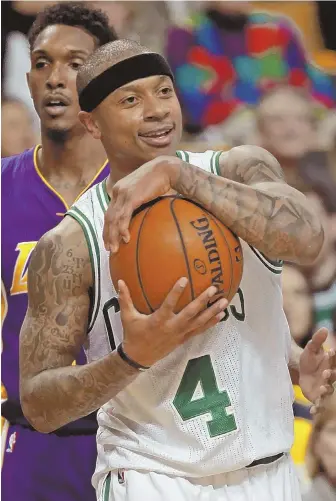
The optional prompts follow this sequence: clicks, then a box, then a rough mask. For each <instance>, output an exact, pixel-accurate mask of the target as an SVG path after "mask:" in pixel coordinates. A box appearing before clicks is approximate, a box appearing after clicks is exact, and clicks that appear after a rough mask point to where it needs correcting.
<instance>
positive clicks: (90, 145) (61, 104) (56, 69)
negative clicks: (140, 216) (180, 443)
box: [1, 2, 116, 501]
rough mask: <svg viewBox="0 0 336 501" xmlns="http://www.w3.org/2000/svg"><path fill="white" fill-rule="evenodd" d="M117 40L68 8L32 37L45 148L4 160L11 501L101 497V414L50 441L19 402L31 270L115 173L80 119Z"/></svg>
mask: <svg viewBox="0 0 336 501" xmlns="http://www.w3.org/2000/svg"><path fill="white" fill-rule="evenodd" d="M114 39H116V35H115V34H114V32H113V30H112V29H111V28H110V27H109V25H108V20H107V18H106V16H105V15H104V14H103V13H102V12H101V11H99V10H91V9H89V8H88V7H86V6H85V5H83V4H71V3H63V2H62V3H61V4H57V5H55V6H53V7H51V8H48V9H47V10H45V11H44V12H41V13H40V14H39V15H38V16H37V19H36V21H35V23H34V25H33V26H32V29H31V32H30V35H29V41H30V46H31V70H30V72H29V74H28V83H29V87H30V90H31V95H32V98H33V100H34V104H35V108H36V111H37V113H38V115H39V117H40V120H41V134H42V147H41V146H37V147H36V148H33V149H30V150H27V151H25V152H23V153H21V154H20V155H16V156H13V157H10V158H6V159H5V160H3V162H2V271H1V274H2V306H3V307H4V310H5V311H4V314H5V315H4V316H5V318H4V323H3V351H2V381H3V384H4V389H5V395H4V398H5V399H6V401H5V403H4V404H3V405H2V415H3V416H4V417H5V418H6V420H7V421H6V423H5V425H4V435H3V442H2V447H3V455H4V464H3V468H2V495H3V498H4V499H5V500H7V501H10V500H17V501H22V500H25V501H37V500H42V499H43V500H46V499H48V501H56V500H57V501H58V500H59V501H75V500H81V501H82V500H83V501H84V500H85V501H86V500H91V499H95V493H94V490H93V488H92V486H91V482H90V477H91V475H92V473H93V471H94V466H95V462H96V456H97V450H96V441H95V434H96V429H97V425H96V416H95V414H91V415H89V416H87V417H85V418H83V419H81V420H79V421H76V422H74V423H72V424H71V425H68V426H65V427H63V428H62V429H60V430H55V433H53V434H51V435H49V436H47V435H41V434H40V433H37V432H36V431H35V430H34V429H33V428H32V427H31V426H30V425H29V423H28V422H27V420H26V419H25V418H24V416H23V413H22V410H21V406H20V400H19V332H20V328H21V325H22V322H23V319H24V315H25V312H26V310H27V264H28V261H29V258H30V256H31V253H32V250H33V248H34V247H35V245H36V243H37V241H38V240H39V239H40V238H41V236H42V235H43V234H44V233H45V232H46V231H48V230H50V229H51V228H53V227H54V226H56V225H57V224H58V223H59V222H60V221H61V219H62V217H63V215H64V213H65V212H66V211H67V210H68V208H69V206H70V205H71V204H72V203H73V202H74V201H75V199H76V198H78V197H79V196H80V194H81V193H83V192H84V191H85V190H86V189H87V188H88V187H90V186H92V185H93V184H95V183H97V182H99V181H101V180H102V179H104V177H106V175H107V173H108V166H107V165H106V161H105V159H106V154H105V152H104V149H103V148H102V147H101V145H100V144H99V143H98V141H94V140H93V139H92V137H91V135H90V134H88V133H87V132H86V130H85V128H84V127H83V126H82V124H81V123H80V122H79V120H78V111H79V105H78V97H77V91H76V76H77V71H78V68H80V66H81V65H82V64H83V63H84V62H85V60H86V59H87V57H88V56H89V55H90V54H91V53H92V52H93V51H94V49H95V48H97V46H100V45H102V44H104V43H106V42H109V41H111V40H114ZM77 267H80V264H78V265H77ZM75 270H76V266H75V267H74V271H75ZM66 286H67V284H64V287H66ZM74 358H76V359H77V363H84V361H85V356H84V353H83V352H80V351H78V352H76V353H74V354H73V359H74ZM6 393H7V394H6Z"/></svg>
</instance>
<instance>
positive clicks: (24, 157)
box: [1, 148, 35, 178]
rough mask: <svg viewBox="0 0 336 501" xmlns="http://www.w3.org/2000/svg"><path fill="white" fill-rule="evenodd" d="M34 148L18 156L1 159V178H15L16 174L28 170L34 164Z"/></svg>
mask: <svg viewBox="0 0 336 501" xmlns="http://www.w3.org/2000/svg"><path fill="white" fill-rule="evenodd" d="M34 152H35V148H31V149H29V150H25V151H23V152H22V153H19V154H18V155H14V156H12V157H6V158H2V159H1V176H2V177H3V176H5V177H13V178H14V177H15V176H16V175H17V174H18V173H20V172H22V170H25V169H27V168H29V166H30V165H33V162H34Z"/></svg>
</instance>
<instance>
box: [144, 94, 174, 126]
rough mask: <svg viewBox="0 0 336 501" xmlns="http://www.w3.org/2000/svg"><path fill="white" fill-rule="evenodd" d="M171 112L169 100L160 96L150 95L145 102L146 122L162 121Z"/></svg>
mask: <svg viewBox="0 0 336 501" xmlns="http://www.w3.org/2000/svg"><path fill="white" fill-rule="evenodd" d="M169 114H170V109H169V104H168V100H163V99H160V98H158V97H154V96H153V97H148V98H147V99H146V101H145V103H144V120H145V121H146V122H161V121H163V120H164V119H165V118H167V117H168V116H169Z"/></svg>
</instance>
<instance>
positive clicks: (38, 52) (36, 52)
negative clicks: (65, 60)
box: [32, 49, 89, 56]
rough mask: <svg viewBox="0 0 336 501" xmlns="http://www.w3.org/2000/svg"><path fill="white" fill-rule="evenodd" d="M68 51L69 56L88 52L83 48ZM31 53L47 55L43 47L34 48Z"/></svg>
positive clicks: (82, 54) (84, 54) (83, 54)
mask: <svg viewBox="0 0 336 501" xmlns="http://www.w3.org/2000/svg"><path fill="white" fill-rule="evenodd" d="M69 53H70V55H71V56H87V55H88V54H89V52H88V51H86V50H83V49H70V50H69ZM32 55H34V56H49V54H48V52H47V51H45V50H43V49H34V50H33V51H32Z"/></svg>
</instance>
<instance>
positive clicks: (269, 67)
mask: <svg viewBox="0 0 336 501" xmlns="http://www.w3.org/2000/svg"><path fill="white" fill-rule="evenodd" d="M166 53H167V57H168V60H169V63H170V65H171V67H172V69H173V71H174V73H175V77H176V85H177V90H178V93H179V96H180V99H181V102H182V106H183V110H184V115H185V121H186V123H187V124H189V125H194V126H201V127H202V128H204V127H206V126H209V125H214V124H218V123H220V122H222V121H224V120H225V119H227V118H228V117H229V116H230V115H231V114H233V113H234V112H235V111H237V110H238V109H239V108H241V107H243V106H248V107H254V106H256V105H257V103H258V101H259V99H260V97H261V96H262V94H263V93H264V92H265V91H267V90H268V89H270V88H271V87H273V86H274V85H276V84H290V85H294V86H299V87H306V88H307V89H309V91H310V92H311V94H312V96H313V97H314V98H315V99H316V100H317V101H318V102H319V103H321V104H322V105H324V106H325V107H327V108H332V107H333V106H335V100H336V96H335V89H334V87H333V84H332V81H331V78H330V77H329V76H328V75H327V74H325V73H323V72H322V71H321V70H320V69H318V68H317V67H315V66H313V65H312V64H310V63H309V62H308V61H307V58H306V55H305V51H304V49H303V47H302V44H301V42H300V39H299V36H298V35H297V33H296V32H295V30H294V28H293V26H292V25H291V24H290V23H289V21H288V20H287V19H286V18H279V17H274V16H271V15H269V14H265V13H254V14H251V15H250V16H249V17H248V20H247V23H246V25H245V27H244V28H243V29H241V30H226V29H220V28H219V27H218V26H217V24H215V23H214V22H213V21H212V20H211V19H210V18H209V17H208V16H207V15H206V14H198V15H196V16H195V17H193V18H192V19H191V20H190V22H189V24H188V26H184V27H174V28H171V30H170V31H169V33H168V42H167V49H166Z"/></svg>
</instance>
